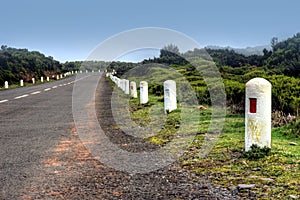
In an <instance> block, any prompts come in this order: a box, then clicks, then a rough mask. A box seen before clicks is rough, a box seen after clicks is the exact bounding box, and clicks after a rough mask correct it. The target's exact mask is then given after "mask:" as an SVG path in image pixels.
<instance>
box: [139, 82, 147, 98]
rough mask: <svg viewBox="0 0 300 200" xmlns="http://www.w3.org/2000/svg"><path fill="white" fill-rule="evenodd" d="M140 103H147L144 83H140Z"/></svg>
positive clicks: (145, 84)
mask: <svg viewBox="0 0 300 200" xmlns="http://www.w3.org/2000/svg"><path fill="white" fill-rule="evenodd" d="M140 103H141V104H145V103H148V83H147V82H146V81H141V82H140Z"/></svg>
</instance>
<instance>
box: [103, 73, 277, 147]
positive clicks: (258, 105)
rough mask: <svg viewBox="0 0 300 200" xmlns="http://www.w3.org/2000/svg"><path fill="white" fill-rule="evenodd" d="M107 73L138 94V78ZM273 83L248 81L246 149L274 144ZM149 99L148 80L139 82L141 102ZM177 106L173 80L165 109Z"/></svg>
mask: <svg viewBox="0 0 300 200" xmlns="http://www.w3.org/2000/svg"><path fill="white" fill-rule="evenodd" d="M106 76H107V77H110V79H111V80H112V81H113V82H114V83H115V84H116V85H117V86H118V87H119V88H121V90H123V91H124V93H125V94H128V95H129V94H130V96H131V97H132V98H137V87H136V82H134V81H131V82H129V80H126V79H120V78H118V77H116V76H114V75H113V74H111V73H107V74H106ZM271 97H272V85H271V83H270V82H269V81H267V80H266V79H263V78H254V79H251V80H250V81H248V82H247V83H246V97H245V98H246V99H245V151H249V150H251V146H252V145H254V144H256V145H258V146H259V147H261V148H262V147H269V148H271V112H272V99H271ZM147 102H148V83H147V82H146V81H141V82H140V103H141V104H145V103H147ZM175 109H177V100H176V83H175V81H173V80H167V81H165V82H164V112H165V114H167V113H168V112H171V111H173V110H175Z"/></svg>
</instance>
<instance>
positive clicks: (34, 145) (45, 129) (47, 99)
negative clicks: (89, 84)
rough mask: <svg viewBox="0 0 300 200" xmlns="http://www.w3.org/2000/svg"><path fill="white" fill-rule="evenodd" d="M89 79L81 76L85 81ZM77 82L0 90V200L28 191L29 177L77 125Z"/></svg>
mask: <svg viewBox="0 0 300 200" xmlns="http://www.w3.org/2000/svg"><path fill="white" fill-rule="evenodd" d="M94 74H96V73H94ZM88 76H90V74H82V78H83V79H84V78H86V77H88ZM74 80H75V76H73V77H69V78H65V79H61V80H57V81H53V82H49V83H45V84H40V85H35V86H31V87H23V88H16V89H11V90H2V91H0V199H17V198H19V197H20V195H21V194H23V193H24V192H26V191H23V190H24V188H27V187H28V185H31V183H30V182H28V180H31V179H29V177H34V176H37V174H39V173H40V172H41V171H42V170H43V169H42V168H43V166H42V165H41V162H42V160H46V159H48V158H49V157H50V155H49V150H50V149H51V148H53V147H55V146H56V145H57V144H58V143H59V141H60V139H61V137H62V136H65V135H67V134H68V132H70V129H72V127H73V126H74V125H73V116H72V89H73V84H74ZM79 81H81V80H79ZM25 185H26V187H25Z"/></svg>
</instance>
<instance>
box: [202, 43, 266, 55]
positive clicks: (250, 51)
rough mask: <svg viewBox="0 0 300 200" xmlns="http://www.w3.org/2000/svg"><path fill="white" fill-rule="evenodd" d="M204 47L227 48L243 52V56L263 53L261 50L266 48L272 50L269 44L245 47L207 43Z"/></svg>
mask: <svg viewBox="0 0 300 200" xmlns="http://www.w3.org/2000/svg"><path fill="white" fill-rule="evenodd" d="M205 48H206V49H214V50H216V49H228V50H234V51H235V52H236V53H239V54H243V55H245V56H251V55H263V50H264V49H267V50H268V51H270V50H272V47H271V45H260V46H255V47H246V48H233V47H230V46H226V47H221V46H217V45H208V46H206V47H205Z"/></svg>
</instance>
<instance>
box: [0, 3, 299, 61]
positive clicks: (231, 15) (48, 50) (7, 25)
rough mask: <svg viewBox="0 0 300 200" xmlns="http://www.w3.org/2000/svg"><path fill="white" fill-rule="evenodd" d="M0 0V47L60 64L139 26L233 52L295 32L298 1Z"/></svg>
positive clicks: (297, 25)
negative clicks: (21, 50) (30, 52)
mask: <svg viewBox="0 0 300 200" xmlns="http://www.w3.org/2000/svg"><path fill="white" fill-rule="evenodd" d="M0 1H1V4H0V5H1V6H0V8H1V12H0V16H1V26H0V27H1V28H0V45H7V46H10V47H15V48H27V49H29V50H37V51H40V52H42V53H44V54H45V55H46V56H52V57H54V59H56V60H59V61H61V62H65V61H74V60H85V59H86V58H87V57H88V56H89V55H90V53H91V52H92V51H93V49H94V48H95V47H96V46H97V45H98V44H99V43H101V42H103V41H104V40H106V39H107V38H110V37H112V36H113V35H116V34H118V33H120V32H123V31H127V30H130V29H135V28H142V27H161V28H168V29H172V30H175V31H179V32H181V33H183V34H185V35H187V36H189V37H191V38H193V39H194V40H195V41H197V42H198V43H199V44H200V45H201V46H207V45H218V46H231V47H236V48H244V47H249V46H250V47H253V46H259V45H266V44H270V40H271V38H272V37H278V38H279V40H283V39H286V38H288V37H292V36H293V35H294V34H296V33H297V32H300V23H299V19H300V12H299V8H300V1H299V0H289V1H284V0H273V1H271V0H251V1H242V0H226V1H224V0H205V1H204V0H187V1H175V0H173V1H171V0H160V1H158V0H152V1H142V0H127V1H124V0H123V1H121V0H119V1H117V0H110V1H102V0H86V1H74V0H51V1H50V0H42V1H41V0H25V1H22V0H9V1H7V0H0ZM153 52H154V51H153ZM153 52H151V53H150V54H149V51H147V52H146V53H145V52H144V53H140V54H136V55H137V57H143V56H144V57H145V56H146V57H147V56H148V57H151V55H153V54H155V52H154V53H153Z"/></svg>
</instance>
